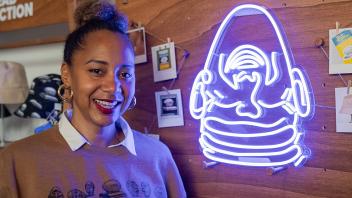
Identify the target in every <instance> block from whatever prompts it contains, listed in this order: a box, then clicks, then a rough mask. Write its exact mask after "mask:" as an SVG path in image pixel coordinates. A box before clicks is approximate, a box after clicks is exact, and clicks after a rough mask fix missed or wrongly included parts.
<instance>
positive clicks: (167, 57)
mask: <svg viewBox="0 0 352 198" xmlns="http://www.w3.org/2000/svg"><path fill="white" fill-rule="evenodd" d="M152 57H153V73H154V82H159V81H163V80H169V79H174V78H177V72H176V56H175V43H174V42H169V43H165V44H162V45H158V46H154V47H152Z"/></svg>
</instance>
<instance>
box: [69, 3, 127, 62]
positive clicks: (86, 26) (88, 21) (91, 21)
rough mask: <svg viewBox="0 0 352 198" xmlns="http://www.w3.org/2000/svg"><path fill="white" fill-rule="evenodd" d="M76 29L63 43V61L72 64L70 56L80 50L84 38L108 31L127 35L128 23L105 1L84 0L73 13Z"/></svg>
mask: <svg viewBox="0 0 352 198" xmlns="http://www.w3.org/2000/svg"><path fill="white" fill-rule="evenodd" d="M74 18H75V23H76V26H77V28H76V29H75V30H74V31H73V32H71V33H70V34H69V35H68V36H67V38H66V41H65V48H64V61H65V63H67V64H68V65H71V64H72V56H73V53H74V52H75V51H76V50H79V49H82V46H83V44H84V39H85V37H86V36H87V35H88V34H89V33H91V32H94V31H98V30H109V31H112V32H118V33H121V34H127V27H128V22H127V19H126V17H125V16H124V15H122V14H121V13H119V12H118V11H117V10H116V8H115V6H114V5H112V4H111V3H109V2H108V1H105V0H100V1H99V0H86V1H84V2H83V3H82V4H80V5H79V6H78V7H77V9H76V10H75V13H74Z"/></svg>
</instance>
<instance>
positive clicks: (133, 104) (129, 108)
mask: <svg viewBox="0 0 352 198" xmlns="http://www.w3.org/2000/svg"><path fill="white" fill-rule="evenodd" d="M136 104H137V98H136V96H133V98H132V101H131V103H130V106H128V109H127V110H131V109H133V108H134V107H135V106H136Z"/></svg>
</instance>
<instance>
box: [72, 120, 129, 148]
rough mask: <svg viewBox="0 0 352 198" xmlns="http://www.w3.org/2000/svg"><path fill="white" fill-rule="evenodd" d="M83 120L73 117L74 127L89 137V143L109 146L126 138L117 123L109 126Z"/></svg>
mask: <svg viewBox="0 0 352 198" xmlns="http://www.w3.org/2000/svg"><path fill="white" fill-rule="evenodd" d="M82 123H83V122H82V121H80V120H79V119H75V117H74V116H73V117H72V120H71V124H72V125H73V126H74V128H75V129H76V130H77V131H78V132H79V133H80V134H81V135H83V136H84V138H86V139H87V141H88V142H89V144H91V145H94V146H98V147H107V146H109V145H112V144H117V143H119V142H121V141H122V140H123V139H124V137H125V136H124V134H123V132H122V129H121V128H120V127H116V126H115V123H112V124H110V125H107V126H103V127H102V126H97V125H94V124H93V123H91V122H84V123H85V124H82Z"/></svg>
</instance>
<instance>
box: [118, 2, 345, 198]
mask: <svg viewBox="0 0 352 198" xmlns="http://www.w3.org/2000/svg"><path fill="white" fill-rule="evenodd" d="M116 2H117V6H118V7H119V9H120V10H122V11H124V12H125V13H126V14H127V15H128V16H129V19H130V20H133V21H134V22H141V23H142V24H143V25H144V27H145V28H146V31H147V47H148V60H149V61H148V63H146V64H139V65H136V73H137V88H136V96H137V101H138V102H137V107H136V109H134V110H133V111H132V112H129V113H128V115H127V118H128V119H129V120H130V121H131V124H132V126H133V127H134V128H135V129H137V130H140V131H144V127H147V128H148V129H149V130H150V131H151V132H152V133H157V134H159V135H160V136H161V140H162V141H163V142H165V143H166V144H167V145H168V146H169V147H170V149H171V151H172V153H173V155H174V158H175V160H176V162H177V165H178V167H179V169H180V172H181V175H182V178H183V181H184V184H185V186H186V190H187V193H188V195H189V197H246V198H247V197H346V198H347V197H352V134H344V133H336V131H335V108H334V107H335V97H334V94H335V92H334V88H335V87H342V86H344V84H343V82H342V81H341V79H340V78H339V76H338V75H329V74H328V60H327V58H326V57H325V56H324V54H323V52H322V51H321V49H319V48H316V47H314V40H315V39H316V38H319V37H321V38H323V39H324V40H325V42H326V43H327V44H326V45H325V47H324V49H325V50H327V51H328V42H327V41H328V30H329V29H332V28H334V27H335V22H336V21H339V22H340V23H341V26H342V27H352V14H351V11H352V1H342V0H341V1H338V0H335V1H333V0H330V1H329V0H309V1H304V0H288V1H278V0H275V1H269V0H267V1H264V0H262V1H259V0H252V1H250V2H257V3H261V4H263V5H265V6H267V7H270V8H273V11H274V12H275V13H276V15H277V17H278V19H279V20H280V21H281V23H282V25H283V28H284V29H285V31H286V34H287V37H288V40H289V43H290V45H291V47H292V51H293V54H294V57H295V60H296V63H297V64H299V65H302V66H303V67H304V69H305V70H306V71H307V73H308V75H309V77H310V80H311V83H312V86H313V90H314V92H315V100H316V104H317V105H318V106H316V113H315V116H314V117H313V119H312V120H311V121H310V122H308V123H305V125H304V126H305V128H306V139H305V143H306V145H307V146H308V147H309V148H310V149H311V150H312V157H311V159H310V160H309V161H308V162H307V163H306V164H305V166H304V167H302V168H299V169H295V168H289V169H287V170H285V171H283V172H280V173H278V174H276V175H273V176H270V175H267V170H266V169H265V168H248V167H239V166H233V165H225V164H220V165H216V166H214V167H212V168H207V169H205V168H203V160H205V158H204V157H203V156H202V155H201V152H200V150H199V145H198V138H199V122H198V121H197V120H194V119H192V118H191V116H190V114H189V111H188V107H189V105H188V102H189V95H190V89H191V86H192V82H193V80H194V78H195V75H196V74H197V73H198V72H199V71H200V70H201V69H202V68H203V65H204V63H205V59H206V56H207V52H208V50H209V47H210V44H211V42H212V40H213V38H214V35H215V33H216V31H217V28H218V27H219V24H220V23H221V21H222V19H223V18H224V17H225V16H226V14H227V13H228V12H229V11H230V10H231V8H233V7H234V5H236V4H238V3H245V2H249V1H244V0H243V1H242V0H241V1H239V0H237V1H236V0H185V1H179V0H168V1H164V0H138V1H137V0H129V1H128V3H127V4H123V3H122V2H123V1H120V0H118V1H116ZM167 37H170V38H171V39H172V40H173V41H174V42H175V43H176V45H177V46H178V47H179V48H178V49H177V52H176V53H177V57H178V58H177V61H178V63H180V62H181V59H182V54H183V50H182V49H186V50H188V51H189V52H190V54H191V55H190V57H189V58H188V59H187V60H186V61H185V64H184V66H183V68H182V70H181V72H180V74H179V77H178V79H177V80H176V82H175V84H174V87H173V88H176V89H181V91H182V99H183V111H184V119H185V126H183V127H171V128H158V127H157V119H156V107H155V99H154V92H155V91H160V90H161V88H162V86H166V87H168V86H169V85H170V83H171V81H166V82H159V83H154V82H153V72H152V62H151V59H152V58H151V53H150V47H152V46H154V45H158V44H161V43H164V41H165V40H166V38H167ZM162 40H164V41H162ZM181 48H182V49H181ZM343 78H344V79H345V80H348V79H351V75H343ZM322 106H325V107H322Z"/></svg>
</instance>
